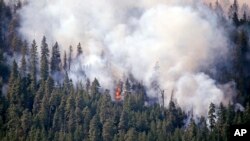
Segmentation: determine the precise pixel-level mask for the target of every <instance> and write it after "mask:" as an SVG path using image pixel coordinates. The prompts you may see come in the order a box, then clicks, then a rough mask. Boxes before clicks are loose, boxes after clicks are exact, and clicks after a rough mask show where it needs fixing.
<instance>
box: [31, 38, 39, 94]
mask: <svg viewBox="0 0 250 141" xmlns="http://www.w3.org/2000/svg"><path fill="white" fill-rule="evenodd" d="M30 63H31V66H30V73H31V85H30V87H31V92H32V93H33V94H34V93H35V92H36V85H37V84H36V81H37V79H36V75H37V66H36V65H37V63H38V57H37V45H36V41H35V40H33V42H32V45H31V50H30Z"/></svg>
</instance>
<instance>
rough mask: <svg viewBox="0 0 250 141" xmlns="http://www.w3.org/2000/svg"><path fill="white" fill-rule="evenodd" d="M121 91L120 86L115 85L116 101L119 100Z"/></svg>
mask: <svg viewBox="0 0 250 141" xmlns="http://www.w3.org/2000/svg"><path fill="white" fill-rule="evenodd" d="M121 92H122V91H121V88H120V87H119V86H117V88H116V91H115V99H116V100H117V101H120V100H121V98H122V96H121Z"/></svg>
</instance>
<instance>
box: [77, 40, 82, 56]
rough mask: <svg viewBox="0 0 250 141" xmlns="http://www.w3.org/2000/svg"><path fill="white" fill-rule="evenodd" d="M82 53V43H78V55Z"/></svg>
mask: <svg viewBox="0 0 250 141" xmlns="http://www.w3.org/2000/svg"><path fill="white" fill-rule="evenodd" d="M81 54H82V46H81V43H79V44H78V45H77V56H80V55H81Z"/></svg>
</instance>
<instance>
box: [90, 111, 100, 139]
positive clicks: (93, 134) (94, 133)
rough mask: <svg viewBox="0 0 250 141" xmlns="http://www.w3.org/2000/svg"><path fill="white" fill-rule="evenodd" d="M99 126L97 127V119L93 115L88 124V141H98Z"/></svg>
mask: <svg viewBox="0 0 250 141" xmlns="http://www.w3.org/2000/svg"><path fill="white" fill-rule="evenodd" d="M100 133H101V131H100V125H99V119H98V117H97V115H95V116H94V117H93V118H92V119H91V121H90V124H89V140H90V141H100V140H101V138H100V135H101V134H100Z"/></svg>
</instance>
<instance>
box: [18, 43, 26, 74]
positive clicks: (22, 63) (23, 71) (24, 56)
mask: <svg viewBox="0 0 250 141" xmlns="http://www.w3.org/2000/svg"><path fill="white" fill-rule="evenodd" d="M27 46H28V45H27V42H26V41H25V42H24V43H23V46H22V59H21V68H20V70H21V71H20V73H21V76H22V77H25V76H26V71H27V63H26V54H27V52H28V48H27Z"/></svg>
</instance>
